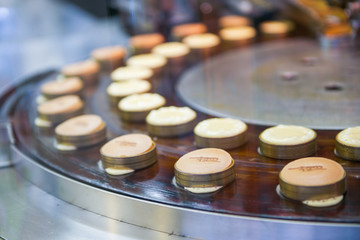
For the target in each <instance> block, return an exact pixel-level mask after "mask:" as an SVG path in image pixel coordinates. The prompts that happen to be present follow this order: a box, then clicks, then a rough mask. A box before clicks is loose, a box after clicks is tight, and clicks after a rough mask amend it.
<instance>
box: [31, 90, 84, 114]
mask: <svg viewBox="0 0 360 240" xmlns="http://www.w3.org/2000/svg"><path fill="white" fill-rule="evenodd" d="M82 107H83V102H82V100H81V99H80V97H79V96H77V95H66V96H62V97H57V98H54V99H51V100H49V101H46V102H44V103H42V104H40V105H39V106H38V107H37V111H38V113H40V114H45V115H52V114H61V113H67V112H72V111H76V110H79V109H81V108H82Z"/></svg>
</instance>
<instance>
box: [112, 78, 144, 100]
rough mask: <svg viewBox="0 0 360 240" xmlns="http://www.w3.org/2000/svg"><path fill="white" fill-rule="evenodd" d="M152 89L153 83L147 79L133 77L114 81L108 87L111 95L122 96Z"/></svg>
mask: <svg viewBox="0 0 360 240" xmlns="http://www.w3.org/2000/svg"><path fill="white" fill-rule="evenodd" d="M150 89H151V83H150V82H149V81H147V80H141V79H131V80H126V81H121V82H113V83H111V84H110V85H109V87H108V88H107V90H106V91H107V93H108V95H110V96H115V97H122V96H128V95H131V94H134V93H142V92H147V91H149V90H150Z"/></svg>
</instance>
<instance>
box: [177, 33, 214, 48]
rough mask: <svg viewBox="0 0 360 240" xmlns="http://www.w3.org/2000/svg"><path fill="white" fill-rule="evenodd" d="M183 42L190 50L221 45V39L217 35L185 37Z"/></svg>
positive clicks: (207, 34)
mask: <svg viewBox="0 0 360 240" xmlns="http://www.w3.org/2000/svg"><path fill="white" fill-rule="evenodd" d="M183 42H184V43H185V44H186V45H188V46H189V47H190V48H210V47H215V46H217V45H219V43H220V39H219V37H218V36H217V35H215V34H212V33H203V34H194V35H190V36H188V37H185V38H184V40H183Z"/></svg>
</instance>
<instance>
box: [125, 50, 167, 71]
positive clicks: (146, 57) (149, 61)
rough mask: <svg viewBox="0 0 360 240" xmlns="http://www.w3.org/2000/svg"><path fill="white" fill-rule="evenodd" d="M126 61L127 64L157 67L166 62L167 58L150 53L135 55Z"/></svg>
mask: <svg viewBox="0 0 360 240" xmlns="http://www.w3.org/2000/svg"><path fill="white" fill-rule="evenodd" d="M126 63H127V65H128V66H139V67H148V68H158V67H162V66H164V65H165V64H166V63H167V60H166V58H165V57H164V56H162V55H157V54H151V53H150V54H140V55H135V56H133V57H131V58H129V59H128V60H127V62H126Z"/></svg>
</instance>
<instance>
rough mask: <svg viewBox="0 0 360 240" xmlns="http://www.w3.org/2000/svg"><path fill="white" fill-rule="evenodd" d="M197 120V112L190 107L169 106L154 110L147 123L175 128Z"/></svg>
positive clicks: (147, 118) (148, 116)
mask: <svg viewBox="0 0 360 240" xmlns="http://www.w3.org/2000/svg"><path fill="white" fill-rule="evenodd" d="M195 118H196V113H195V111H194V110H192V109H190V108H188V107H175V106H169V107H162V108H159V109H157V110H152V111H151V112H150V113H149V114H148V115H147V116H146V122H147V123H149V124H151V125H157V126H174V125H178V124H184V123H187V122H190V121H192V120H194V119H195Z"/></svg>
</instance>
